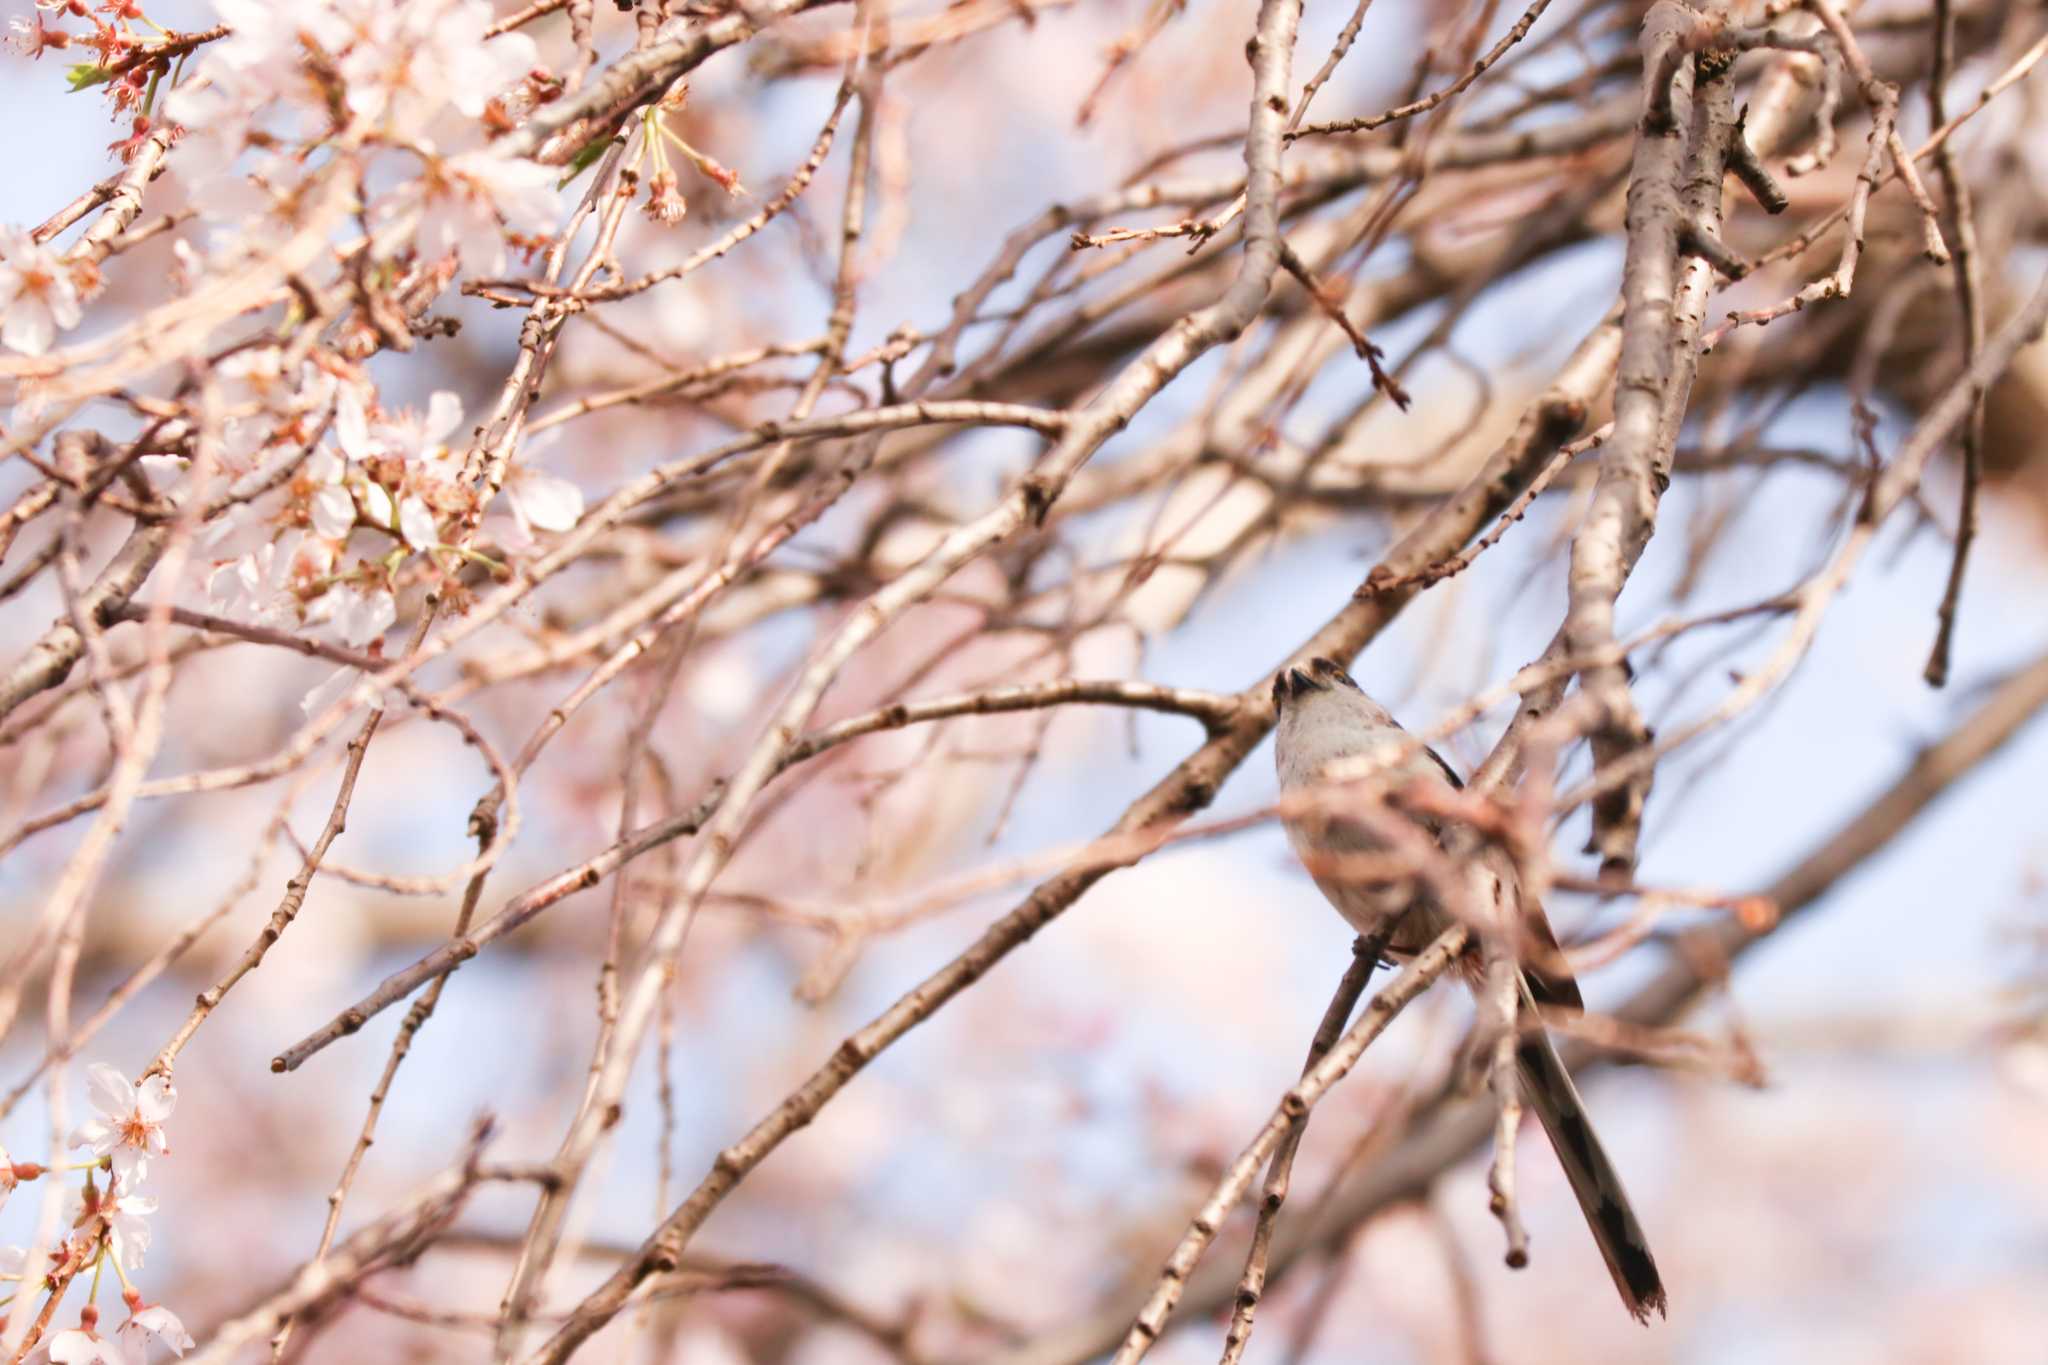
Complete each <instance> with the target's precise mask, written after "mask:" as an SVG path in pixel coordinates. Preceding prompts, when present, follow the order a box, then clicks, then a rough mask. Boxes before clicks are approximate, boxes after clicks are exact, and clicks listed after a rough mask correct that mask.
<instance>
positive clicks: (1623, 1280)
mask: <svg viewBox="0 0 2048 1365" xmlns="http://www.w3.org/2000/svg"><path fill="white" fill-rule="evenodd" d="M1525 989H1526V988H1525ZM1525 1007H1527V1008H1529V1013H1530V1014H1531V1015H1532V1016H1533V1015H1534V1014H1535V1010H1534V1009H1533V1008H1532V1007H1528V1006H1526V1005H1525ZM1515 1061H1516V1063H1517V1065H1518V1067H1519V1069H1520V1072H1521V1077H1522V1094H1523V1099H1524V1102H1525V1103H1527V1104H1528V1106H1529V1107H1530V1108H1531V1109H1533V1110H1535V1111H1536V1117H1537V1119H1538V1120H1540V1121H1541V1122H1542V1124H1543V1131H1544V1132H1545V1133H1546V1134H1548V1135H1549V1137H1550V1145H1551V1146H1552V1147H1553V1148H1555V1149H1556V1151H1557V1159H1558V1162H1559V1164H1561V1165H1562V1166H1563V1167H1564V1175H1565V1179H1566V1180H1568V1181H1570V1182H1571V1187H1572V1194H1573V1195H1574V1196H1575V1197H1576V1198H1577V1199H1578V1201H1579V1208H1580V1210H1581V1211H1582V1212H1583V1213H1584V1214H1585V1215H1586V1225H1587V1226H1588V1227H1590V1228H1591V1229H1592V1230H1593V1241H1594V1243H1595V1244H1596V1245H1598V1246H1599V1248H1600V1255H1601V1257H1602V1259H1604V1260H1605V1261H1606V1262H1607V1270H1608V1273H1609V1274H1611V1275H1613V1276H1614V1287H1615V1288H1616V1289H1618V1290H1620V1291H1621V1301H1622V1302H1623V1303H1624V1304H1626V1305H1627V1306H1628V1311H1629V1312H1630V1313H1631V1314H1633V1315H1634V1317H1635V1319H1636V1321H1638V1322H1648V1321H1649V1320H1650V1311H1651V1310H1652V1309H1655V1310H1656V1311H1657V1313H1658V1315H1659V1316H1662V1315H1663V1313H1664V1281H1663V1280H1662V1279H1660V1278H1659V1277H1658V1275H1657V1263H1656V1261H1655V1260H1653V1259H1651V1256H1650V1244H1649V1242H1648V1241H1646V1240H1645V1239H1644V1237H1643V1229H1642V1227H1641V1225H1640V1224H1638V1223H1637V1222H1636V1215H1635V1210H1634V1209H1632V1208H1630V1207H1629V1202H1628V1192H1627V1191H1626V1190H1624V1189H1622V1187H1621V1177H1620V1176H1619V1175H1618V1174H1616V1173H1615V1169H1614V1163H1613V1162H1611V1161H1609V1160H1608V1159H1607V1152H1606V1151H1605V1149H1603V1148H1602V1147H1601V1146H1600V1138H1599V1135H1598V1134H1596V1133H1595V1132H1594V1131H1593V1125H1592V1123H1591V1121H1589V1120H1588V1119H1587V1117H1586V1109H1585V1106H1584V1105H1583V1104H1582V1103H1580V1101H1579V1092H1578V1088H1577V1087H1576V1086H1574V1085H1573V1084H1572V1078H1571V1073H1570V1072H1568V1071H1566V1070H1565V1067H1564V1060H1563V1059H1562V1058H1560V1057H1559V1056H1558V1055H1557V1049H1556V1048H1554V1047H1552V1046H1551V1045H1550V1039H1549V1038H1548V1037H1547V1036H1545V1035H1544V1033H1543V1032H1542V1030H1541V1027H1540V1026H1538V1027H1537V1028H1535V1029H1533V1030H1532V1031H1531V1032H1530V1033H1529V1034H1527V1035H1526V1036H1525V1037H1524V1038H1523V1039H1522V1040H1521V1042H1520V1044H1519V1045H1518V1046H1517V1047H1516V1050H1515Z"/></svg>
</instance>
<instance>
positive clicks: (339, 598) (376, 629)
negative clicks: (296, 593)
mask: <svg viewBox="0 0 2048 1365" xmlns="http://www.w3.org/2000/svg"><path fill="white" fill-rule="evenodd" d="M397 619H398V603H397V602H396V601H395V600H394V599H393V598H392V596H391V590H390V589H388V588H381V587H370V586H366V585H364V584H361V583H341V584H337V585H336V586H334V587H332V588H329V589H328V590H327V591H326V592H324V593H322V594H321V595H320V596H319V597H316V598H314V599H313V601H312V602H310V603H309V604H307V607H306V621H307V623H308V624H314V625H317V624H320V623H322V622H328V623H331V624H332V625H333V626H334V630H335V633H336V634H337V635H339V636H340V637H341V639H342V641H343V642H344V643H346V644H351V645H357V646H361V645H366V644H368V643H370V642H371V641H372V640H376V639H381V638H382V637H383V634H384V632H385V631H387V630H389V629H391V623H392V622H393V621H396V620H397Z"/></svg>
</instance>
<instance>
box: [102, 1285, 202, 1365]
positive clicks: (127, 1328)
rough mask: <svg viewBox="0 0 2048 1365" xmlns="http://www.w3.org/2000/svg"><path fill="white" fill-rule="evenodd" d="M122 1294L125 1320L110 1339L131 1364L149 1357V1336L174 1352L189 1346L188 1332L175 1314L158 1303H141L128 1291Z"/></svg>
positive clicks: (140, 1299)
mask: <svg viewBox="0 0 2048 1365" xmlns="http://www.w3.org/2000/svg"><path fill="white" fill-rule="evenodd" d="M124 1297H125V1298H126V1299H127V1300H128V1314H129V1316H128V1321H126V1322H124V1323H122V1324H121V1330H120V1331H118V1332H116V1333H115V1334H114V1339H115V1340H116V1341H118V1342H119V1343H120V1344H121V1349H122V1350H123V1351H125V1352H126V1353H127V1355H128V1359H129V1361H130V1362H132V1363H133V1365H141V1362H143V1361H146V1360H147V1359H149V1343H150V1339H151V1338H155V1339H156V1340H158V1341H161V1342H162V1343H163V1344H164V1345H166V1346H168V1347H170V1348H171V1350H172V1351H173V1352H174V1353H175V1354H177V1355H183V1354H185V1352H187V1351H189V1350H191V1349H192V1344H193V1343H192V1334H191V1333H190V1332H187V1331H186V1330H185V1324H184V1323H182V1322H180V1321H178V1315H177V1314H176V1313H173V1312H172V1311H171V1310H170V1309H168V1308H166V1307H164V1306H163V1305H162V1304H160V1303H152V1304H148V1305H144V1304H143V1303H142V1295H140V1294H138V1293H136V1292H135V1291H134V1290H132V1289H131V1290H129V1291H128V1293H127V1294H126V1295H124Z"/></svg>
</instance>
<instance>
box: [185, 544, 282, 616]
mask: <svg viewBox="0 0 2048 1365" xmlns="http://www.w3.org/2000/svg"><path fill="white" fill-rule="evenodd" d="M293 559H294V556H293V555H291V554H288V553H283V552H280V550H279V548H278V545H277V543H276V542H275V541H272V542H270V543H268V544H265V545H260V546H258V547H257V548H256V549H254V550H251V551H250V552H249V553H247V554H245V555H243V556H242V557H241V558H239V559H231V560H228V561H227V562H225V563H223V564H221V565H220V566H219V567H218V568H216V569H215V570H214V571H213V577H212V578H210V579H208V580H207V584H206V595H207V597H208V598H210V599H211V600H212V602H213V604H214V607H215V609H216V610H219V611H221V612H223V613H232V612H236V611H246V612H248V613H249V614H250V615H252V616H254V617H255V618H256V619H257V620H258V621H262V622H266V623H269V624H277V623H280V622H283V621H286V620H289V619H291V618H292V616H293V614H294V613H293V608H294V607H295V606H296V605H297V603H296V600H295V599H294V598H293V596H292V594H291V592H290V591H289V588H288V584H289V582H290V579H291V573H292V561H293Z"/></svg>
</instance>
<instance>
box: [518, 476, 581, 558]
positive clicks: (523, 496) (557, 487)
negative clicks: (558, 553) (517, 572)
mask: <svg viewBox="0 0 2048 1365" xmlns="http://www.w3.org/2000/svg"><path fill="white" fill-rule="evenodd" d="M505 502H506V504H507V505H508V506H509V507H510V508H511V509H512V519H513V521H514V522H515V523H516V524H517V525H516V534H514V535H510V536H507V537H506V539H507V540H508V541H510V542H511V543H512V547H513V548H514V549H520V550H524V549H527V548H530V547H531V546H532V545H533V543H534V537H533V531H534V528H535V527H538V528H540V529H541V530H543V531H566V530H568V529H569V528H570V527H572V526H574V525H575V524H576V523H577V521H578V520H580V519H581V518H582V516H583V490H582V489H580V488H578V487H577V486H576V485H575V484H573V483H570V482H569V481H568V480H567V479H564V478H560V477H557V476H556V475H553V474H548V473H545V472H543V471H541V470H538V469H533V468H531V467H529V466H527V465H515V466H514V467H513V468H512V470H511V472H510V473H508V474H507V475H506V476H505Z"/></svg>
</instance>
